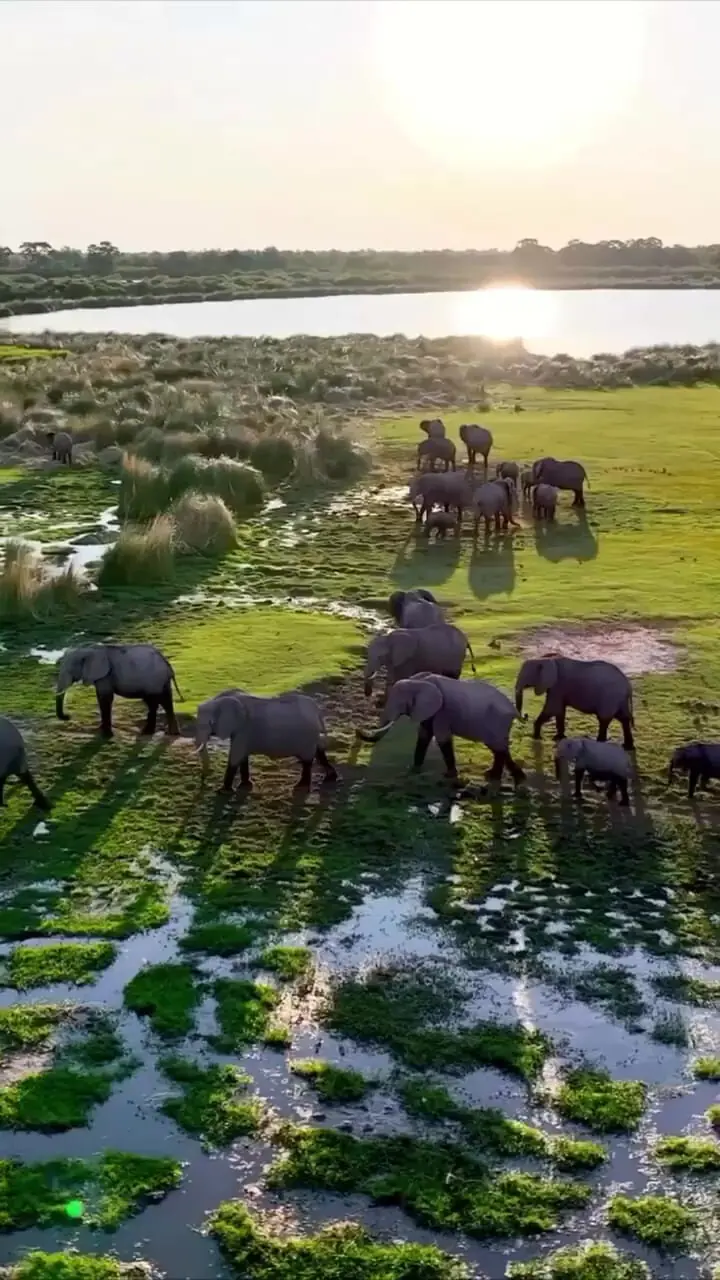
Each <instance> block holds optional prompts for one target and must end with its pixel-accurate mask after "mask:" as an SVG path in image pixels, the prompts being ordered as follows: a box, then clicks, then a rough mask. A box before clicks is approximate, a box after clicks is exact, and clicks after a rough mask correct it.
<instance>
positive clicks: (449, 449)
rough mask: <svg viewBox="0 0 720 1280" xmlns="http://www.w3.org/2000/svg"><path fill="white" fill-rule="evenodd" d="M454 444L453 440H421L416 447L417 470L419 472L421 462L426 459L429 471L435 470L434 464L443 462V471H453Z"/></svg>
mask: <svg viewBox="0 0 720 1280" xmlns="http://www.w3.org/2000/svg"><path fill="white" fill-rule="evenodd" d="M455 454H456V449H455V442H454V441H453V440H447V439H444V438H443V439H438V438H437V437H436V436H430V438H429V439H428V440H421V441H420V444H419V445H418V447H417V469H418V471H419V470H420V467H421V466H422V463H423V460H424V459H425V458H427V459H428V460H429V462H430V467H429V470H430V471H434V470H435V463H436V462H444V463H445V470H446V471H449V470H453V471H454V470H455Z"/></svg>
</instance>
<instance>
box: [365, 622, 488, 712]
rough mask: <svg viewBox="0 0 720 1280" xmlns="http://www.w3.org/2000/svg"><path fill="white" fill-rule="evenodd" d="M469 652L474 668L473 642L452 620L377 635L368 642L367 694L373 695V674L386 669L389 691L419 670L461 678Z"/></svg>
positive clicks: (367, 696)
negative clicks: (471, 644)
mask: <svg viewBox="0 0 720 1280" xmlns="http://www.w3.org/2000/svg"><path fill="white" fill-rule="evenodd" d="M466 652H467V653H469V654H470V661H471V663H472V669H473V671H474V670H475V658H474V655H473V651H472V649H471V647H470V641H469V640H468V638H467V636H466V635H465V632H464V631H461V630H460V628H459V627H453V626H452V625H451V624H450V623H449V622H438V623H435V624H434V625H433V626H430V627H419V628H416V629H414V630H411V629H405V628H398V630H396V631H389V632H387V633H386V634H384V635H379V636H375V637H374V638H373V639H372V640H371V641H370V644H369V645H368V652H367V660H366V662H365V670H364V672H363V678H364V681H365V697H366V698H369V697H370V694H371V693H372V681H373V676H374V675H376V674H377V672H378V671H381V670H383V669H384V670H385V671H386V672H387V685H386V693H387V692H389V690H390V688H391V687H392V685H394V684H395V683H396V681H398V680H404V679H406V678H407V677H408V676H414V675H416V674H417V672H418V671H436V672H437V673H438V674H439V675H444V676H451V677H453V678H454V679H457V678H458V676H459V675H460V672H461V671H462V669H463V663H464V661H465V653H466Z"/></svg>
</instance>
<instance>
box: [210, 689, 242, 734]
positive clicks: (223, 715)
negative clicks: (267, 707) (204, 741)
mask: <svg viewBox="0 0 720 1280" xmlns="http://www.w3.org/2000/svg"><path fill="white" fill-rule="evenodd" d="M245 718H246V713H245V707H244V705H243V703H242V702H241V701H240V699H239V698H218V699H217V702H216V705H215V711H214V714H213V717H212V731H213V733H214V734H215V736H216V738H221V739H222V740H223V741H227V740H228V739H229V738H233V737H234V736H235V734H236V733H238V732H239V730H240V728H241V727H242V724H243V722H244V720H245Z"/></svg>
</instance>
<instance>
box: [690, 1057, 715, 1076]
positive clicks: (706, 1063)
mask: <svg viewBox="0 0 720 1280" xmlns="http://www.w3.org/2000/svg"><path fill="white" fill-rule="evenodd" d="M693 1075H694V1076H695V1079H696V1080H713V1081H717V1080H720V1058H698V1059H697V1060H696V1061H695V1062H694V1063H693Z"/></svg>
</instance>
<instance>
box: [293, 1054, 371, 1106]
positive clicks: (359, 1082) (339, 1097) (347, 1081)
mask: <svg viewBox="0 0 720 1280" xmlns="http://www.w3.org/2000/svg"><path fill="white" fill-rule="evenodd" d="M290 1070H291V1071H292V1072H293V1075H296V1076H302V1078H303V1080H307V1081H308V1082H309V1083H310V1085H311V1086H312V1088H313V1089H314V1090H315V1092H316V1093H317V1095H318V1097H319V1098H321V1099H322V1101H323V1102H327V1103H328V1104H330V1105H333V1104H336V1105H338V1106H341V1105H342V1104H343V1103H349V1102H361V1101H362V1099H363V1098H364V1097H365V1096H366V1094H368V1093H369V1092H370V1090H371V1089H375V1088H376V1087H377V1081H375V1080H368V1079H367V1078H366V1077H365V1076H364V1075H362V1074H361V1072H360V1071H348V1070H346V1069H343V1068H342V1067H334V1066H333V1065H332V1063H330V1062H323V1061H321V1060H320V1059H319V1058H308V1059H305V1060H300V1059H296V1060H295V1061H294V1062H291V1063H290Z"/></svg>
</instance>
